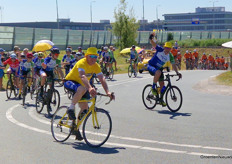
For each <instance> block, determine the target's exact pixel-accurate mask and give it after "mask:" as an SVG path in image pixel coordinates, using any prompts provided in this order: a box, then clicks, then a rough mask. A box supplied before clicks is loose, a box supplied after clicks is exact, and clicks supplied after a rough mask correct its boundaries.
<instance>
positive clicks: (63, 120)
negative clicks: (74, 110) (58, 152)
mask: <svg viewBox="0 0 232 164" xmlns="http://www.w3.org/2000/svg"><path fill="white" fill-rule="evenodd" d="M67 109H68V107H67V106H61V107H59V108H58V109H57V111H56V112H55V113H54V115H53V117H52V119H51V132H52V136H53V138H54V139H55V140H56V141H57V142H64V141H66V140H67V139H68V138H69V137H70V135H71V132H72V124H73V121H72V120H69V118H68V114H67V113H66V111H67Z"/></svg>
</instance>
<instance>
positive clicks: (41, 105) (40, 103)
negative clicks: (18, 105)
mask: <svg viewBox="0 0 232 164" xmlns="http://www.w3.org/2000/svg"><path fill="white" fill-rule="evenodd" d="M43 108H44V99H43V97H40V89H39V90H38V91H37V93H36V99H35V109H36V111H37V113H41V112H42V110H43Z"/></svg>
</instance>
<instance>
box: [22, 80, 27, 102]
mask: <svg viewBox="0 0 232 164" xmlns="http://www.w3.org/2000/svg"><path fill="white" fill-rule="evenodd" d="M26 85H27V84H24V86H23V93H22V96H23V106H24V105H25V100H26V95H27V87H26Z"/></svg>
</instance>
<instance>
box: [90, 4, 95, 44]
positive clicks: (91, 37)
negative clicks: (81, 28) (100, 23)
mask: <svg viewBox="0 0 232 164" xmlns="http://www.w3.org/2000/svg"><path fill="white" fill-rule="evenodd" d="M93 2H96V1H91V2H90V20H91V36H90V46H92V39H93V19H92V3H93Z"/></svg>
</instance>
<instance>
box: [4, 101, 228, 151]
mask: <svg viewBox="0 0 232 164" xmlns="http://www.w3.org/2000/svg"><path fill="white" fill-rule="evenodd" d="M18 106H20V105H19V104H17V105H14V106H13V107H11V108H10V109H8V110H7V112H6V117H7V119H8V120H9V121H11V122H12V123H14V124H16V125H18V126H21V127H23V128H26V129H29V130H33V131H35V132H39V133H43V134H47V135H50V136H51V132H49V131H46V130H42V129H38V128H35V127H31V126H29V125H26V124H23V123H21V122H19V121H17V120H16V119H14V118H13V116H12V112H13V110H14V109H15V108H17V107H18ZM31 111H32V110H30V111H29V113H30V116H32V117H33V118H35V119H38V118H37V117H36V116H35V115H33V114H32V112H31ZM39 121H40V122H42V123H45V124H50V122H49V121H46V120H43V121H42V120H41V119H40V120H39ZM110 138H118V139H121V140H131V141H139V142H147V143H156V144H163V145H172V146H182V147H189V148H203V149H209V150H211V149H215V150H227V151H232V149H229V148H217V147H204V146H200V145H186V144H175V143H169V142H159V141H153V140H146V139H138V138H130V137H121V136H114V135H111V136H110ZM71 139H74V137H71ZM105 144H106V145H111V146H121V147H127V148H134V149H141V150H150V151H156V152H166V153H178V154H187V155H196V156H200V155H205V156H207V155H211V156H218V155H217V154H206V153H200V152H188V151H181V150H173V149H162V148H154V147H143V146H138V145H129V144H120V143H113V142H106V143H105Z"/></svg>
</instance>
